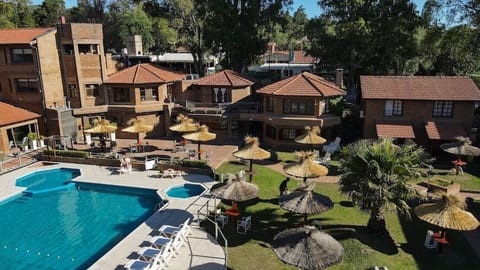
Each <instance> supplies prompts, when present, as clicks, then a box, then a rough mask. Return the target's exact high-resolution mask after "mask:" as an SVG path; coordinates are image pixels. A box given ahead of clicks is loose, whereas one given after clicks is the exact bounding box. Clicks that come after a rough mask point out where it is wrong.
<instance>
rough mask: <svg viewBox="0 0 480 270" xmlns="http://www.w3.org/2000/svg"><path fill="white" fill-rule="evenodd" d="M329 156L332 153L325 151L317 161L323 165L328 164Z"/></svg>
mask: <svg viewBox="0 0 480 270" xmlns="http://www.w3.org/2000/svg"><path fill="white" fill-rule="evenodd" d="M331 156H332V153H330V152H325V155H324V156H323V157H321V158H319V159H318V163H320V164H323V165H328V164H329V163H330V160H331Z"/></svg>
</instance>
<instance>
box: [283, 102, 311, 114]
mask: <svg viewBox="0 0 480 270" xmlns="http://www.w3.org/2000/svg"><path fill="white" fill-rule="evenodd" d="M314 107H315V105H314V100H313V99H311V100H308V99H284V100H283V113H284V114H301V115H313V113H314Z"/></svg>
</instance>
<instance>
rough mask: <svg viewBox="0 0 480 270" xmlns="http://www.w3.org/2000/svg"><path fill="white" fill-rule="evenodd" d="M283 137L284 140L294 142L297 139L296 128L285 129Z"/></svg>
mask: <svg viewBox="0 0 480 270" xmlns="http://www.w3.org/2000/svg"><path fill="white" fill-rule="evenodd" d="M281 135H282V139H283V140H293V139H295V137H297V130H296V129H294V128H283V129H282V133H281Z"/></svg>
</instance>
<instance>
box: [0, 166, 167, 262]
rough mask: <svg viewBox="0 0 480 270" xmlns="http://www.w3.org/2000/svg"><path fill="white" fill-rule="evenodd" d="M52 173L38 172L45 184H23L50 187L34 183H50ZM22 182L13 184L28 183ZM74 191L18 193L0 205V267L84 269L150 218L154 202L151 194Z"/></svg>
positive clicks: (83, 187) (84, 187)
mask: <svg viewBox="0 0 480 270" xmlns="http://www.w3.org/2000/svg"><path fill="white" fill-rule="evenodd" d="M49 173H50V174H49ZM56 173H58V171H55V170H53V171H52V170H47V171H41V172H39V176H38V177H39V179H40V178H44V179H47V180H44V181H43V182H42V181H35V180H28V181H31V184H32V186H33V187H35V188H38V187H42V189H41V190H45V189H52V188H55V187H56V186H55V185H50V184H51V183H49V185H46V183H45V186H43V185H44V184H39V183H44V182H45V181H47V182H50V181H49V180H48V179H54V178H55V177H53V175H54V174H56ZM33 175H35V174H33ZM34 178H35V177H34ZM24 179H26V178H19V179H17V180H23V181H25V183H26V182H28V181H26V180H24ZM65 182H68V180H67V181H63V180H62V181H58V182H57V186H58V184H59V185H63V183H65ZM76 187H77V188H74V189H60V190H50V192H46V193H41V194H35V193H32V194H24V195H23V196H20V197H17V198H16V199H13V200H10V201H8V202H6V203H4V204H2V205H0V217H1V218H0V265H1V266H2V268H3V269H35V268H36V269H86V268H88V266H90V265H91V264H93V263H94V262H95V261H97V260H98V259H99V258H100V257H101V256H103V254H105V253H106V252H107V251H108V250H110V249H111V248H112V247H113V246H114V245H115V244H117V243H118V242H119V241H120V240H122V239H123V238H124V237H125V236H126V235H128V234H129V233H130V232H131V231H133V230H134V229H135V228H136V227H137V226H138V225H139V224H140V223H142V222H143V221H144V220H145V219H146V218H148V217H149V216H150V215H152V213H153V209H154V207H155V205H156V204H157V203H158V201H159V197H158V196H157V195H156V192H155V191H154V190H148V189H137V188H135V189H132V188H123V187H114V186H104V185H94V184H77V186H76Z"/></svg>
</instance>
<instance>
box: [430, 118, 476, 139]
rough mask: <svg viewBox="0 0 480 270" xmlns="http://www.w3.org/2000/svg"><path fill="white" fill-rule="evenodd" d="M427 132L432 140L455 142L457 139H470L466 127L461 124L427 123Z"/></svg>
mask: <svg viewBox="0 0 480 270" xmlns="http://www.w3.org/2000/svg"><path fill="white" fill-rule="evenodd" d="M425 131H426V132H427V136H428V138H429V139H430V140H455V138H456V137H459V136H463V137H468V134H467V132H466V131H465V127H464V126H463V125H462V124H460V123H447V122H442V123H439V122H435V121H431V122H427V123H426V124H425Z"/></svg>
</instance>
